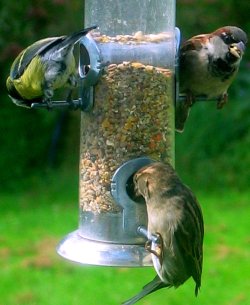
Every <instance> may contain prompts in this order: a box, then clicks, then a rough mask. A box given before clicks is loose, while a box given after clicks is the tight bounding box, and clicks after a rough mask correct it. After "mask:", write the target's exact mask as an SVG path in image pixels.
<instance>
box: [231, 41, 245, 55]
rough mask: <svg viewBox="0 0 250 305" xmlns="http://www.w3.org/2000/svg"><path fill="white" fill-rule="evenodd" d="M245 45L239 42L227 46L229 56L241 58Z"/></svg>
mask: <svg viewBox="0 0 250 305" xmlns="http://www.w3.org/2000/svg"><path fill="white" fill-rule="evenodd" d="M245 48H246V47H245V44H244V43H243V42H242V41H240V42H238V43H232V44H231V45H230V46H229V52H230V53H231V55H233V56H234V57H236V58H241V57H242V55H243V53H244V51H245Z"/></svg>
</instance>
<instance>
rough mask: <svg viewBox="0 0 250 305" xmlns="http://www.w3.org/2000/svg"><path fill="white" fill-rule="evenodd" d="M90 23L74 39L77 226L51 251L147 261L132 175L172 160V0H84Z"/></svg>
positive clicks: (83, 259)
mask: <svg viewBox="0 0 250 305" xmlns="http://www.w3.org/2000/svg"><path fill="white" fill-rule="evenodd" d="M93 24H97V25H98V27H99V28H98V30H95V31H93V32H92V33H90V34H88V35H87V36H85V37H84V38H83V39H82V40H81V41H80V59H79V75H80V77H81V85H80V88H79V99H80V100H81V101H82V107H81V109H82V112H81V132H80V160H79V227H78V229H77V230H76V231H74V232H72V233H70V234H69V235H67V236H66V237H65V238H64V239H63V240H62V241H61V243H60V244H59V246H58V249H57V250H58V253H59V254H60V255H61V256H63V257H64V258H66V259H69V260H71V261H75V262H78V263H82V264H93V265H108V266H151V265H152V262H151V255H150V253H148V252H147V251H146V250H145V249H144V244H145V237H143V236H141V235H139V234H138V231H137V229H138V227H141V226H147V211H146V205H145V202H141V201H139V200H138V199H137V198H136V196H135V194H134V191H133V175H134V173H135V172H136V171H137V170H139V169H140V168H141V167H142V166H144V165H146V164H149V163H151V162H153V161H154V160H156V161H161V162H170V163H172V164H174V143H175V142H174V133H175V127H174V103H175V58H176V46H177V43H176V39H177V40H178V38H176V30H175V1H173V0H165V1H164V0H128V1H118V0H116V1H113V0H107V1H100V0H85V25H86V26H89V25H93ZM177 36H178V35H177Z"/></svg>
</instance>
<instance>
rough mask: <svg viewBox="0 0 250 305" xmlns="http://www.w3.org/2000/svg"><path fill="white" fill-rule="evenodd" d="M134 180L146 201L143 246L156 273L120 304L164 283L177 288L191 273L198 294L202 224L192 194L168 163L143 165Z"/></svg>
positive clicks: (199, 208)
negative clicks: (144, 244) (146, 226)
mask: <svg viewBox="0 0 250 305" xmlns="http://www.w3.org/2000/svg"><path fill="white" fill-rule="evenodd" d="M133 181H134V186H135V193H136V194H137V195H141V196H142V197H143V198H144V199H145V202H146V207H147V214H148V228H147V231H148V232H147V238H148V241H147V243H146V249H147V250H148V251H149V252H150V253H151V256H152V261H153V265H154V268H155V271H156V273H157V274H156V276H155V278H154V279H153V280H152V281H151V282H149V283H148V284H147V285H145V286H144V287H143V289H142V291H141V292H139V293H138V294H137V295H136V296H134V297H132V298H131V299H129V300H128V301H126V302H124V303H122V304H123V305H132V304H134V303H136V302H137V301H139V300H140V299H142V298H143V297H145V296H146V295H148V294H150V293H152V292H154V291H157V290H159V289H162V288H164V287H169V288H170V287H175V288H177V287H179V286H180V285H182V284H184V283H185V282H186V280H188V279H189V278H190V277H191V278H193V280H194V282H195V295H197V294H198V291H199V288H200V286H201V274H202V260H203V236H204V224H203V216H202V211H201V207H200V205H199V203H198V201H197V199H196V197H195V195H194V194H193V192H192V191H191V190H190V189H189V187H187V186H186V185H185V184H183V182H182V181H181V180H180V178H179V177H178V175H177V173H176V172H175V170H174V169H173V167H172V166H171V165H170V164H169V163H166V164H163V163H161V162H154V163H152V164H150V165H146V166H145V167H143V168H141V169H140V170H139V171H138V172H136V173H135V175H134V178H133ZM152 236H153V237H154V238H152Z"/></svg>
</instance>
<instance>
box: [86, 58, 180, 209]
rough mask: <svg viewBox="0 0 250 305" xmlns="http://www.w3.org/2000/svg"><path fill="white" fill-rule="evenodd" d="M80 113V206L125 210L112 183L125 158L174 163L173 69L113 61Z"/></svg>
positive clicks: (106, 68) (105, 69) (126, 159)
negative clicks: (91, 101) (113, 193)
mask: <svg viewBox="0 0 250 305" xmlns="http://www.w3.org/2000/svg"><path fill="white" fill-rule="evenodd" d="M94 95H95V98H94V107H93V109H92V110H91V112H89V113H86V112H82V114H81V136H80V137H81V139H80V209H81V210H83V211H91V212H94V213H104V212H111V213H117V212H119V211H121V208H120V206H118V205H117V203H116V202H115V201H114V199H113V197H112V196H111V193H110V188H111V187H110V182H111V179H112V176H113V174H114V172H115V171H116V169H117V168H119V167H120V166H121V165H122V164H123V163H124V162H126V161H128V160H131V159H134V158H138V157H141V156H148V157H150V158H152V159H155V160H158V161H162V162H166V161H167V162H173V156H174V153H173V149H174V148H173V145H174V142H173V141H174V140H173V139H174V125H173V124H174V114H173V113H174V105H173V101H174V97H173V72H172V71H171V70H169V69H166V68H161V67H154V66H150V65H143V64H142V63H140V62H122V63H119V64H114V63H112V64H109V65H107V66H106V67H105V68H104V71H103V75H102V76H101V78H100V79H99V81H98V83H97V85H96V86H95V92H94Z"/></svg>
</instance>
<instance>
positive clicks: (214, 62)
mask: <svg viewBox="0 0 250 305" xmlns="http://www.w3.org/2000/svg"><path fill="white" fill-rule="evenodd" d="M246 43H247V35H246V33H245V32H244V31H242V30H241V29H240V28H238V27H235V26H225V27H222V28H220V29H218V30H216V31H214V32H213V33H210V34H201V35H197V36H194V37H192V38H190V39H189V40H187V41H186V42H184V43H183V44H182V46H181V48H180V53H179V79H180V94H185V95H186V100H185V101H184V102H181V101H179V102H178V101H177V105H176V118H175V127H176V130H177V131H179V132H182V131H183V130H184V124H185V121H186V119H187V117H188V114H189V111H190V107H191V106H192V105H193V103H194V102H195V97H196V96H200V97H204V98H206V99H217V100H218V102H217V108H218V109H221V108H222V107H223V106H224V104H225V103H226V102H227V90H228V88H229V86H230V85H231V83H232V81H233V80H234V78H235V76H236V74H237V72H238V69H239V65H240V61H241V59H242V56H243V54H244V50H245V47H246Z"/></svg>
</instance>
